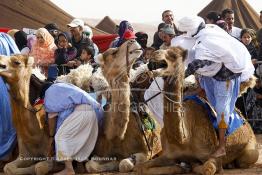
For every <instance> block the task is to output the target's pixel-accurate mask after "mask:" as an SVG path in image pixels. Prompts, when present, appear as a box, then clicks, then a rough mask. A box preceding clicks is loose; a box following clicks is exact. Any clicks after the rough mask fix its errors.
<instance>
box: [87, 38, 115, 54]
mask: <svg viewBox="0 0 262 175" xmlns="http://www.w3.org/2000/svg"><path fill="white" fill-rule="evenodd" d="M116 37H118V35H117V34H112V35H110V34H109V35H96V36H93V38H92V40H93V42H94V43H95V44H96V45H97V47H98V48H99V51H100V52H104V51H106V50H107V49H108V48H109V45H110V43H111V42H112V41H113V40H114V39H115V38H116Z"/></svg>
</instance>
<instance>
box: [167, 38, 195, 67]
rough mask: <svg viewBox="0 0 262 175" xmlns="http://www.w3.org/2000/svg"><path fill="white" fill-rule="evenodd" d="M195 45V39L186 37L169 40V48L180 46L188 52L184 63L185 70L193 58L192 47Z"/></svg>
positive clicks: (193, 51)
mask: <svg viewBox="0 0 262 175" xmlns="http://www.w3.org/2000/svg"><path fill="white" fill-rule="evenodd" d="M195 43H196V38H192V37H187V36H185V35H180V36H177V37H175V38H173V39H172V40H171V46H180V47H182V48H183V49H186V50H187V51H188V54H187V58H186V60H185V62H184V64H185V67H186V68H187V66H188V64H189V63H191V62H192V61H193V59H194V58H195V50H194V46H195Z"/></svg>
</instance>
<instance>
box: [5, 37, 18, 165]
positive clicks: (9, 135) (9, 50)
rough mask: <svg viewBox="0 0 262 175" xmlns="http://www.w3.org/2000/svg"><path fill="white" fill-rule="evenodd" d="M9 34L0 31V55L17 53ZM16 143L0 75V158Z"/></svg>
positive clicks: (6, 96)
mask: <svg viewBox="0 0 262 175" xmlns="http://www.w3.org/2000/svg"><path fill="white" fill-rule="evenodd" d="M19 53H20V52H19V50H18V48H17V46H16V44H15V42H14V40H13V39H12V38H11V36H9V35H7V34H5V33H0V55H7V56H10V55H11V54H19ZM15 144H16V132H15V129H14V127H13V124H12V116H11V104H10V99H9V94H8V91H7V85H6V84H5V82H4V81H3V79H2V78H1V77H0V160H7V159H8V155H9V154H10V153H11V151H12V150H13V148H14V146H15Z"/></svg>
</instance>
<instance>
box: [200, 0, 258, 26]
mask: <svg viewBox="0 0 262 175" xmlns="http://www.w3.org/2000/svg"><path fill="white" fill-rule="evenodd" d="M226 8H230V9H233V10H234V12H235V26H237V27H240V28H252V29H254V30H257V29H259V28H261V27H262V26H261V24H260V22H259V15H258V14H257V12H256V11H255V10H254V9H253V8H252V7H251V6H250V5H249V4H248V2H247V0H212V1H211V2H210V3H209V4H208V5H207V6H206V7H205V8H204V9H202V10H201V11H200V12H199V13H198V15H199V16H201V17H203V18H205V16H206V15H207V13H208V12H209V11H217V12H220V13H221V12H222V10H224V9H226Z"/></svg>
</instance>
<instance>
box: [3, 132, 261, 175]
mask: <svg viewBox="0 0 262 175" xmlns="http://www.w3.org/2000/svg"><path fill="white" fill-rule="evenodd" d="M257 142H258V148H259V159H258V161H257V163H256V164H255V165H254V167H252V168H249V169H233V170H224V173H223V175H238V174H241V175H255V174H260V175H262V134H261V135H257ZM113 174H117V175H135V173H102V174H88V175H113ZM0 175H4V173H0ZM82 175H84V174H82ZM85 175H87V174H85ZM187 175H192V174H187Z"/></svg>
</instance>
